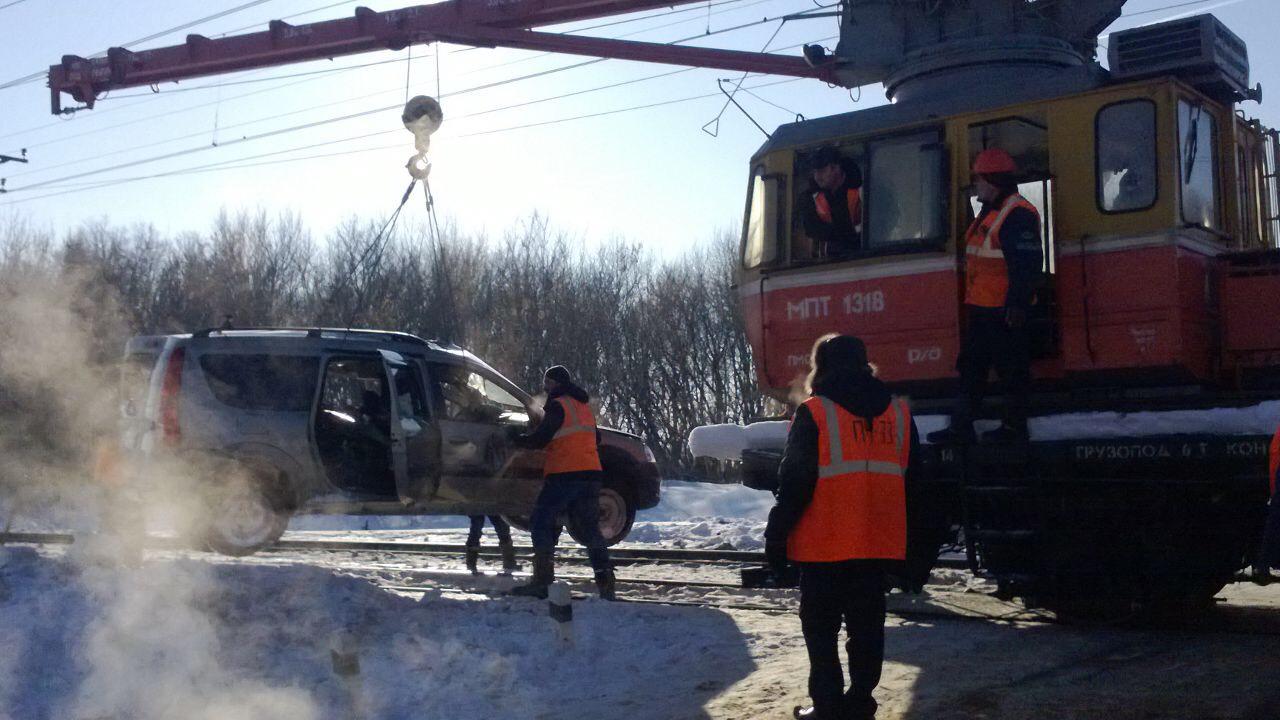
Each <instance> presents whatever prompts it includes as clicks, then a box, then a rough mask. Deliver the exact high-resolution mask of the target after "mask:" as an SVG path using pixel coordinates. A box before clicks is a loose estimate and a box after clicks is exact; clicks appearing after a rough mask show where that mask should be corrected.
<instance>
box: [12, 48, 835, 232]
mask: <svg viewBox="0 0 1280 720" xmlns="http://www.w3.org/2000/svg"><path fill="white" fill-rule="evenodd" d="M828 39H834V38H828ZM818 42H822V41H818ZM801 80H804V78H786V79H783V80H775V81H772V82H767V83H760V84H758V85H751V86H749V88H748V89H763V88H767V87H773V86H777V85H784V84H788V83H794V82H799V81H801ZM744 87H747V86H744ZM713 97H720V93H719V92H714V93H704V94H700V95H693V96H687V97H683V98H675V99H673V100H664V101H660V102H654V103H646V104H643V105H633V106H629V107H624V108H616V109H613V110H606V111H601V112H595V113H587V114H583V115H575V116H570V117H564V118H556V119H552V120H544V121H539V122H532V123H523V124H520V125H514V126H510V127H505V128H498V129H494V130H486V131H480V132H477V133H468V134H464V135H457V136H454V137H455V138H458V139H461V138H468V137H477V136H483V135H493V134H497V133H504V132H513V131H516V130H523V129H527V128H535V127H543V126H547V125H555V124H560V123H565V122H572V121H576V120H585V119H589V118H596V117H604V116H608V115H617V114H621V113H625V112H633V111H637V110H647V109H651V108H655V107H662V106H667V105H675V104H678V103H686V102H693V101H696V100H705V99H708V98H713ZM487 112H492V111H487ZM395 132H399V128H395V129H391V130H381V131H377V132H372V133H366V134H363V135H357V136H353V137H350V138H343V139H339V140H331V141H326V142H322V143H315V144H313V145H309V146H304V147H295V148H288V149H285V150H276V151H272V152H270V153H263V154H261V155H255V156H249V157H242V158H235V159H232V160H224V161H221V162H217V163H210V164H208V165H203V166H197V167H195V168H182V169H177V170H171V171H166V172H162V173H155V174H152V175H145V176H140V177H130V178H112V179H108V180H104V181H102V182H100V183H96V184H84V185H74V186H73V185H59V186H58V190H57V192H50V193H45V194H42V195H37V196H35V197H28V198H19V199H15V200H10V201H8V202H4V203H0V207H4V206H8V205H16V204H20V203H26V202H34V201H36V200H41V199H44V198H50V197H57V196H60V195H66V194H69V193H78V192H84V191H86V190H94V189H99V188H105V187H111V186H115V185H122V184H127V183H132V182H139V181H142V180H151V179H156V178H162V177H172V176H175V175H184V174H197V173H203V172H213V171H215V170H238V169H243V168H251V167H263V166H267V165H280V164H286V163H291V162H299V161H303V160H314V159H321V158H329V157H338V156H343V155H354V154H358V153H363V152H376V151H380V150H387V149H394V148H397V147H403V144H402V143H395V144H391V145H379V146H375V147H370V148H361V149H357V150H348V151H338V152H331V153H323V154H319V155H313V156H307V157H300V158H285V159H281V160H275V161H270V162H252V163H251V162H247V161H250V160H255V159H260V158H265V157H270V156H277V155H283V154H288V153H291V152H300V151H302V150H306V149H314V148H318V147H324V146H327V145H334V144H337V143H341V142H353V141H356V140H361V139H367V138H370V137H375V136H379V135H388V134H391V133H395ZM242 163H243V165H241V164H242Z"/></svg>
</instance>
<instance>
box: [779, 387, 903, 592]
mask: <svg viewBox="0 0 1280 720" xmlns="http://www.w3.org/2000/svg"><path fill="white" fill-rule="evenodd" d="M813 393H814V394H815V395H821V396H823V397H826V398H830V399H831V400H833V401H835V402H836V403H837V404H839V405H840V407H842V408H844V409H845V410H847V411H849V412H850V413H853V414H854V415H857V416H859V417H863V418H866V420H867V422H871V421H872V420H873V419H875V418H877V417H879V416H880V415H881V414H883V413H884V411H885V410H888V409H889V403H890V402H891V401H892V396H891V395H890V394H889V388H888V387H886V386H885V384H884V383H883V382H881V381H880V380H878V379H877V378H875V377H873V376H871V375H865V374H860V375H844V376H841V377H836V378H829V379H827V380H825V381H823V382H819V383H817V385H816V387H814V389H813ZM919 443H920V436H919V433H918V432H917V431H916V423H915V419H914V418H912V421H911V451H910V456H909V457H910V460H909V461H908V465H907V476H906V486H907V496H908V527H909V526H910V506H911V503H910V497H911V495H912V491H913V488H914V486H915V485H917V483H918V478H919V474H920V472H919V467H918V466H919V455H920V454H919V452H918V447H919ZM817 486H818V425H817V423H815V422H814V421H813V416H812V415H810V414H809V409H808V408H806V407H805V406H803V405H801V406H800V407H799V409H797V410H796V414H795V417H794V418H793V419H792V422H791V430H790V432H789V433H788V434H787V447H786V450H785V452H784V453H783V456H782V464H781V465H779V466H778V498H777V502H776V503H775V504H774V506H773V509H772V510H770V511H769V524H768V525H767V526H766V527H765V531H764V538H765V543H767V544H771V545H772V544H776V543H786V541H787V538H788V537H790V536H791V531H792V530H793V529H795V526H796V524H797V523H799V522H800V517H801V516H802V515H804V511H805V509H806V508H808V507H809V503H810V501H812V500H813V493H814V490H815V489H816V488H817ZM858 562H862V563H869V564H879V565H883V566H885V567H886V568H894V567H895V566H896V565H897V564H898V563H896V562H895V561H891V560H866V561H858Z"/></svg>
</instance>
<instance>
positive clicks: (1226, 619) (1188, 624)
mask: <svg viewBox="0 0 1280 720" xmlns="http://www.w3.org/2000/svg"><path fill="white" fill-rule="evenodd" d="M74 542H75V536H74V535H71V534H67V533H0V545H2V544H5V543H21V544H39V545H69V544H72V543H74ZM151 546H152V547H154V548H156V549H169V550H173V549H184V548H183V547H182V546H181V545H179V544H178V543H175V542H170V541H164V540H159V539H157V541H156V542H154V543H153V544H152V545H151ZM464 547H465V546H463V545H458V544H451V543H411V542H377V541H327V540H286V541H282V542H280V543H278V544H277V545H275V546H274V547H272V548H269V549H268V550H267V551H265V552H267V553H270V552H272V551H275V552H284V551H292V552H299V551H302V552H352V553H360V552H377V553H403V554H406V555H441V556H450V557H453V558H457V557H460V556H461V555H462V552H463V550H464ZM517 550H519V551H524V552H528V551H531V550H532V548H530V547H528V546H523V547H522V546H517ZM610 554H611V555H614V556H615V557H617V558H618V559H619V560H621V561H623V562H630V563H642V562H651V563H685V564H723V565H730V564H732V565H758V564H761V563H763V562H764V554H763V553H759V552H750V551H741V550H686V549H678V548H612V549H611V550H610ZM481 555H482V556H486V557H498V552H497V549H496V548H495V547H491V548H489V549H488V550H486V549H484V548H482V550H481ZM557 561H558V562H570V563H577V562H586V558H585V556H582V555H577V554H573V551H570V552H568V553H564V554H563V557H558V558H557ZM620 564H621V563H620ZM938 566H940V567H953V568H960V569H963V568H966V567H967V565H966V564H965V562H964V560H963V559H960V558H947V557H944V558H940V559H939V562H938ZM339 570H343V571H352V570H355V571H361V572H365V573H368V574H370V575H374V576H376V575H377V573H379V572H386V571H388V570H396V571H401V572H420V573H424V574H427V575H430V576H431V578H432V579H433V580H435V581H437V583H440V582H441V581H443V583H444V584H447V585H448V588H449V589H450V590H451V591H457V592H463V593H469V594H480V595H492V594H493V592H494V589H495V588H493V587H490V588H488V589H478V588H476V587H474V581H475V579H476V578H475V576H472V575H470V574H469V573H463V572H456V571H439V570H423V569H418V568H412V567H404V568H388V567H386V566H382V567H373V566H368V567H362V566H359V565H357V566H355V567H343V568H339ZM521 577H525V575H523V574H522V575H521ZM367 579H369V580H370V581H373V582H375V584H377V585H379V586H381V587H384V588H386V589H388V590H395V591H397V592H418V593H424V592H430V591H433V590H440V589H444V588H442V587H440V584H437V585H403V584H393V583H384V582H379V581H378V579H377V578H376V577H369V578H367ZM561 579H564V580H568V581H571V582H572V583H573V584H575V585H576V586H577V588H578V589H579V591H580V595H579V596H581V591H582V590H586V589H590V588H591V587H592V578H591V577H589V576H585V575H562V576H561ZM469 583H470V584H471V585H472V587H468V585H469ZM618 585H619V587H620V588H628V587H633V588H639V587H655V588H687V589H691V590H696V589H701V590H709V591H725V592H732V591H741V590H743V588H742V587H741V586H740V585H738V584H736V583H728V582H714V581H701V580H684V579H672V578H642V577H631V578H628V577H620V578H618ZM752 592H753V593H754V594H755V595H757V596H758V595H761V594H764V595H774V596H776V597H777V599H778V600H779V601H784V602H780V603H778V604H765V603H762V602H758V601H757V599H756V598H752V599H751V600H750V601H748V600H746V599H744V600H743V601H741V602H738V601H735V600H734V599H732V598H727V597H725V596H723V595H719V596H710V597H706V598H687V597H680V598H670V597H643V596H636V595H632V594H630V593H627V592H625V591H624V592H623V593H622V594H620V596H619V599H620V600H621V601H623V602H628V603H637V604H654V605H670V606H677V607H705V608H712V609H723V610H750V611H756V612H776V613H790V612H794V611H795V602H794V600H793V598H794V594H793V593H787V594H783V593H786V589H779V588H758V589H753V590H752ZM888 605H889V610H888V614H889V615H890V616H894V617H899V618H903V619H910V620H959V621H972V620H976V621H982V622H998V623H1009V624H1061V625H1070V624H1071V623H1068V622H1065V621H1062V620H1059V619H1058V618H1056V617H1054V616H1053V615H1051V614H1048V613H1045V612H1041V611H1037V610H1031V609H1028V608H1025V607H1023V606H1022V605H1019V604H1017V603H1013V602H1009V601H1004V600H998V599H996V598H994V597H992V596H989V595H985V594H982V593H967V592H958V591H949V590H944V589H941V588H938V587H932V588H931V589H930V592H929V593H928V594H927V595H922V596H913V595H898V594H891V595H889V596H888ZM1220 610H1221V611H1222V612H1218V613H1215V614H1214V615H1213V616H1209V617H1204V616H1198V617H1195V618H1191V619H1189V620H1186V621H1182V622H1176V623H1175V624H1172V625H1167V626H1154V627H1153V626H1150V625H1145V626H1144V625H1133V624H1130V623H1124V622H1121V623H1113V624H1110V625H1109V626H1110V627H1116V628H1121V629H1123V628H1129V629H1134V630H1141V631H1147V632H1151V631H1155V632H1172V633H1185V634H1225V635H1253V636H1259V635H1261V636H1274V637H1280V614H1277V613H1276V612H1275V611H1274V610H1270V609H1264V608H1256V607H1243V606H1229V607H1224V608H1220ZM1086 627H1087V625H1086Z"/></svg>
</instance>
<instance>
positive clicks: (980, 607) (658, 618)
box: [0, 482, 1280, 720]
mask: <svg viewBox="0 0 1280 720" xmlns="http://www.w3.org/2000/svg"><path fill="white" fill-rule="evenodd" d="M663 490H664V493H663V502H662V504H661V505H660V506H659V507H657V508H654V509H653V510H650V511H644V512H642V513H641V515H640V520H639V521H638V522H637V524H636V528H635V531H634V533H633V535H632V537H631V538H629V544H647V543H652V544H656V545H660V546H665V547H717V546H725V545H726V544H728V545H732V546H734V547H737V548H751V547H758V542H759V530H760V529H762V525H763V521H764V518H765V515H766V513H767V510H768V507H769V506H770V504H771V503H772V496H770V495H769V494H768V493H762V492H758V491H752V490H748V489H746V488H742V487H740V486H725V485H704V484H697V483H684V482H669V483H666V484H665V486H664V489H663ZM649 518H652V519H649ZM377 519H380V518H371V520H377ZM383 519H385V520H405V519H402V518H383ZM332 520H340V521H345V522H348V523H349V527H347V528H344V529H342V530H339V531H336V532H334V531H330V532H326V531H317V530H300V529H297V528H295V529H294V530H292V531H291V532H292V533H293V534H294V535H295V536H306V537H317V536H318V537H329V538H349V539H372V540H388V539H404V540H421V539H429V540H432V541H449V542H458V541H460V540H461V535H462V533H463V532H464V530H462V529H459V527H460V526H461V525H463V523H464V522H465V521H464V520H463V519H461V518H433V519H430V520H429V521H428V523H422V522H420V521H412V520H411V521H410V525H411V526H410V527H402V528H399V529H390V530H369V531H366V530H364V529H363V522H364V519H363V518H333V519H332ZM430 523H438V525H430ZM449 525H451V526H449ZM522 539H525V540H527V538H522ZM566 542H567V539H566ZM753 542H754V543H756V544H755V545H753V544H752V543H753ZM485 543H486V545H492V544H494V540H493V537H492V531H491V530H490V531H487V535H486V540H485ZM99 546H100V545H99V543H98V538H95V537H93V536H88V535H84V534H81V533H77V543H76V544H75V545H73V546H71V549H70V551H68V550H66V549H63V548H57V547H47V548H40V549H34V548H29V547H8V548H3V547H0V720H55V719H56V720H63V719H66V720H171V719H174V718H190V719H192V720H282V719H288V720H294V719H297V720H330V719H335V720H336V719H338V718H342V719H343V720H347V719H348V718H351V719H355V720H401V719H402V718H422V719H424V720H437V719H438V720H489V719H490V718H508V717H510V718H535V719H546V720H578V719H579V718H581V719H582V720H597V719H599V718H626V719H628V720H630V719H632V718H635V719H636V720H647V719H652V720H757V719H760V718H766V719H767V718H777V719H778V720H782V718H786V717H789V716H790V711H791V708H792V707H793V706H795V705H799V704H803V703H805V702H806V691H805V678H806V674H807V671H808V664H807V656H806V654H805V650H804V642H803V639H802V636H801V633H800V627H799V621H798V618H797V616H796V612H795V608H796V595H795V592H794V591H790V590H786V591H780V590H744V589H741V588H734V587H726V586H723V585H721V586H716V587H699V586H683V585H682V586H677V587H671V586H646V585H635V584H631V585H627V586H625V587H624V588H622V591H623V593H624V594H629V595H632V596H639V597H647V598H650V599H668V600H677V601H681V600H683V601H701V602H723V603H750V604H761V605H767V606H772V607H778V608H780V609H781V612H760V611H756V610H744V609H719V608H713V607H687V606H668V605H654V604H629V603H614V604H610V603H603V602H600V601H598V600H594V599H588V600H579V601H575V603H574V621H573V625H574V635H575V638H576V642H575V644H574V645H573V646H572V647H561V646H559V645H557V641H556V640H555V630H554V627H553V624H552V621H551V620H550V619H549V618H548V617H547V607H546V604H545V603H544V602H541V601H535V600H526V599H518V598H513V597H508V596H504V595H500V594H493V592H494V591H495V590H498V589H501V588H502V587H506V586H509V585H510V583H511V582H512V580H510V579H506V578H498V577H493V576H482V577H479V578H472V576H470V575H469V574H467V573H465V572H464V571H463V570H462V567H461V565H462V562H461V558H459V557H450V556H438V555H437V556H427V555H413V554H406V553H383V552H371V551H353V552H325V553H314V552H313V553H307V552H304V551H273V552H266V553H261V554H258V555H255V556H251V557H248V558H226V557H220V556H214V555H209V554H206V553H196V552H181V551H148V552H147V554H146V557H145V559H144V560H143V561H141V562H137V563H134V564H132V565H126V566H121V565H116V564H113V563H110V562H104V561H103V560H102V559H100V558H98V557H95V556H99V555H101V553H99V552H95V549H96V548H98V547H99ZM493 562H494V561H493V560H492V559H489V558H485V559H484V560H483V561H482V563H483V564H484V565H485V567H487V568H488V569H490V571H492V570H493ZM558 572H559V574H560V576H561V577H566V578H570V579H571V578H574V577H578V578H584V579H585V578H586V575H587V572H588V571H587V570H586V568H584V567H583V566H582V565H580V564H573V563H569V562H562V563H561V564H560V566H559V567H558ZM736 572H737V569H736V568H734V567H727V566H714V567H707V566H692V565H687V564H670V563H667V564H640V565H624V566H622V567H620V568H619V571H618V573H619V577H620V578H623V579H628V578H631V579H645V578H649V579H656V578H664V579H682V580H698V581H703V582H713V583H731V582H732V581H733V580H734V578H735V576H736ZM404 586H413V587H417V588H421V590H420V591H416V592H411V591H407V590H403V589H398V588H403V587H404ZM576 588H577V589H578V590H582V589H586V588H589V584H584V583H583V582H581V581H579V582H577V584H576ZM974 590H978V591H979V592H973V591H974ZM989 590H990V588H989V586H983V585H982V584H981V583H978V582H975V581H974V579H973V578H971V577H969V576H968V575H967V574H966V573H963V572H960V571H955V570H946V571H938V572H936V573H935V575H934V578H933V581H932V582H931V584H930V586H929V587H928V588H926V594H925V595H924V596H920V597H915V596H901V595H896V594H895V595H892V596H890V603H889V605H890V608H891V610H896V611H902V610H904V609H907V610H910V609H913V608H914V609H920V608H930V609H932V610H935V611H941V612H942V613H944V614H943V615H941V616H940V615H938V614H937V613H934V614H931V615H929V616H926V617H921V616H918V615H906V616H891V617H890V619H889V621H888V627H887V631H886V658H887V661H886V665H885V669H884V677H883V681H882V683H881V686H880V689H879V690H878V691H877V693H876V696H877V698H878V699H879V701H880V703H881V713H880V715H879V720H962V719H963V720H972V719H977V718H991V719H993V720H994V719H996V718H998V719H999V720H1024V719H1025V720H1078V719H1087V718H1097V717H1108V718H1111V719H1112V720H1155V719H1157V718H1160V719H1166V718H1168V719H1173V720H1205V719H1206V718H1213V719H1217V720H1226V719H1228V718H1231V719H1240V720H1246V719H1251V718H1259V719H1262V718H1274V717H1276V714H1275V708H1276V707H1280V683H1276V682H1272V681H1271V680H1270V679H1272V678H1274V677H1275V672H1276V668H1277V667H1280V643H1276V642H1275V635H1276V634H1280V588H1275V587H1272V588H1254V587H1251V586H1239V585H1237V586H1232V587H1230V588H1228V589H1227V590H1226V591H1224V593H1223V595H1222V597H1223V601H1222V602H1220V603H1219V604H1218V606H1217V607H1216V608H1215V609H1214V611H1213V613H1212V614H1211V616H1210V617H1209V618H1208V619H1207V620H1206V621H1205V623H1203V624H1201V625H1192V626H1188V627H1185V628H1184V629H1181V630H1179V629H1173V630H1168V629H1156V630H1153V631H1144V630H1141V629H1133V628H1122V627H1115V626H1105V627H1071V626H1064V625H1045V624H1039V623H1034V622H1028V621H1029V620H1034V619H1035V618H1036V617H1037V615H1036V614H1035V613H1031V612H1027V611H1025V610H1023V609H1022V608H1020V607H1019V606H1017V605H1015V604H1012V603H1007V602H1004V601H999V600H996V599H995V598H993V597H990V596H989V595H987V594H984V592H983V591H989ZM966 614H967V615H969V616H970V617H971V618H972V617H973V616H974V615H979V616H982V615H985V616H998V617H1001V618H1003V621H1000V622H996V621H991V620H974V619H968V620H964V619H960V618H959V617H958V616H957V615H966ZM1228 621H1229V622H1230V623H1234V624H1235V625H1234V626H1235V627H1237V630H1236V632H1234V633H1233V634H1222V633H1219V634H1213V633H1202V632H1194V630H1196V629H1205V628H1208V627H1211V626H1212V625H1213V623H1217V622H1228ZM1249 628H1259V629H1262V630H1266V631H1267V632H1269V633H1271V635H1264V634H1252V633H1251V632H1250V631H1249ZM357 669H358V672H355V673H354V674H353V673H351V672H350V671H354V670H357Z"/></svg>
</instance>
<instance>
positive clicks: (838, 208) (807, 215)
mask: <svg viewBox="0 0 1280 720" xmlns="http://www.w3.org/2000/svg"><path fill="white" fill-rule="evenodd" d="M851 189H858V186H857V185H854V184H852V183H851V182H850V181H849V178H848V177H847V176H846V178H845V181H844V184H843V185H841V186H840V188H839V189H837V190H835V191H834V192H827V191H826V190H821V189H819V188H818V186H817V185H810V186H809V189H808V191H807V193H806V195H805V198H804V200H805V201H804V204H803V205H801V208H802V209H803V212H802V219H803V221H804V234H805V235H808V236H809V237H810V238H812V239H813V240H815V241H817V242H819V243H823V244H825V245H826V246H827V247H828V252H831V253H832V254H835V255H848V254H850V253H853V252H857V251H858V250H860V249H861V248H862V238H861V236H860V235H859V234H858V227H857V225H858V222H859V221H860V220H861V219H862V218H851V217H849V201H848V192H849V190H851ZM819 192H820V193H822V194H823V195H825V196H826V197H827V206H828V207H830V208H831V222H830V223H828V222H826V221H824V220H823V219H822V218H820V217H818V207H817V205H815V204H814V202H813V194H814V193H819Z"/></svg>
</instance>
